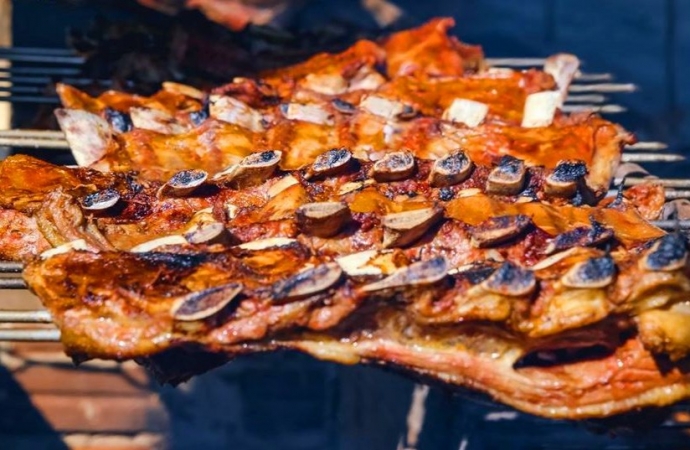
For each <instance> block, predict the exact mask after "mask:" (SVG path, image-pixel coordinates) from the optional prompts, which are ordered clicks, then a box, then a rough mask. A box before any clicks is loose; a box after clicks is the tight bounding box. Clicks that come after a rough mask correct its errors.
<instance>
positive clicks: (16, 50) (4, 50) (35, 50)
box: [0, 47, 75, 57]
mask: <svg viewBox="0 0 690 450" xmlns="http://www.w3.org/2000/svg"><path fill="white" fill-rule="evenodd" d="M9 54H18V55H50V56H75V53H74V51H73V50H70V49H68V48H49V47H0V57H4V55H9Z"/></svg>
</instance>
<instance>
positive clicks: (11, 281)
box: [0, 278, 26, 289]
mask: <svg viewBox="0 0 690 450" xmlns="http://www.w3.org/2000/svg"><path fill="white" fill-rule="evenodd" d="M0 289H26V282H25V281H24V280H23V279H21V278H0Z"/></svg>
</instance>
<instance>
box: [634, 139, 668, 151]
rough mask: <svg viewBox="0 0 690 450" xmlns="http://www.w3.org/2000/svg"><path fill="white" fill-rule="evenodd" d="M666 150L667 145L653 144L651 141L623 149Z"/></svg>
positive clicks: (661, 143)
mask: <svg viewBox="0 0 690 450" xmlns="http://www.w3.org/2000/svg"><path fill="white" fill-rule="evenodd" d="M667 148H668V145H667V144H664V143H663V142H653V141H647V142H637V143H635V144H632V145H628V146H627V147H625V149H626V150H634V151H637V150H666V149H667Z"/></svg>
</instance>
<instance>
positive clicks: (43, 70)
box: [0, 66, 81, 76]
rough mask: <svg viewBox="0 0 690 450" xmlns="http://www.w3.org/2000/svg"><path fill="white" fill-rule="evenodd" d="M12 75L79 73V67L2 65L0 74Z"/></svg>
mask: <svg viewBox="0 0 690 450" xmlns="http://www.w3.org/2000/svg"><path fill="white" fill-rule="evenodd" d="M2 73H5V74H13V75H42V76H46V75H55V76H70V75H79V74H81V69H80V68H76V67H18V66H10V67H2V68H0V74H2Z"/></svg>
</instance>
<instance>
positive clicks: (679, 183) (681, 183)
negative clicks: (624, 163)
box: [623, 178, 690, 188]
mask: <svg viewBox="0 0 690 450" xmlns="http://www.w3.org/2000/svg"><path fill="white" fill-rule="evenodd" d="M643 183H656V184H660V185H662V186H664V187H670V188H690V180H688V179H681V178H679V179H669V178H625V179H624V180H623V185H624V186H637V185H638V184H643Z"/></svg>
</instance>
